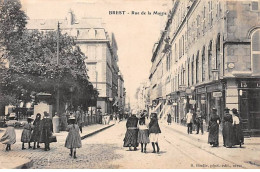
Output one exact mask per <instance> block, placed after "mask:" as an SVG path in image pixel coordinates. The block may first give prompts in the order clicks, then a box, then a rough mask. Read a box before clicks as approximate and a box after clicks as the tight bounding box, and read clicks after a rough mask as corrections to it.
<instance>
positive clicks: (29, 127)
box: [21, 117, 33, 150]
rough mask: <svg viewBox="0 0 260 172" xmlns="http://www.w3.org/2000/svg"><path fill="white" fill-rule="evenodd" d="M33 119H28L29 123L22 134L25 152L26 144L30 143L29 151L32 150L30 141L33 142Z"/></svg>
mask: <svg viewBox="0 0 260 172" xmlns="http://www.w3.org/2000/svg"><path fill="white" fill-rule="evenodd" d="M32 120H33V119H32V118H31V117H28V118H27V122H28V123H26V124H25V125H24V127H23V132H22V136H21V142H22V143H23V144H22V150H24V149H25V148H24V143H28V149H30V148H32V147H31V145H30V140H31V135H32V124H31V122H32Z"/></svg>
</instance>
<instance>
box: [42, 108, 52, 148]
mask: <svg viewBox="0 0 260 172" xmlns="http://www.w3.org/2000/svg"><path fill="white" fill-rule="evenodd" d="M43 113H44V117H43V119H42V128H41V137H40V141H41V143H44V145H45V148H44V150H45V151H48V150H50V142H51V140H50V137H51V136H52V132H53V124H52V120H51V118H50V115H49V113H47V112H46V111H44V112H43Z"/></svg>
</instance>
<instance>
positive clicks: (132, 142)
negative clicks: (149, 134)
mask: <svg viewBox="0 0 260 172" xmlns="http://www.w3.org/2000/svg"><path fill="white" fill-rule="evenodd" d="M137 124H138V118H137V117H136V112H133V114H132V115H131V117H130V118H128V120H127V122H126V128H127V130H126V133H125V138H124V147H129V150H130V151H131V150H132V149H131V147H134V150H135V151H136V150H137V148H136V147H137V146H138V142H137V136H138V128H137Z"/></svg>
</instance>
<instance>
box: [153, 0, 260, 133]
mask: <svg viewBox="0 0 260 172" xmlns="http://www.w3.org/2000/svg"><path fill="white" fill-rule="evenodd" d="M259 5H260V1H254V0H253V1H228V0H227V1H221V0H215V1H212V0H193V1H190V0H181V1H180V0H175V1H173V8H172V9H171V11H170V12H169V15H168V20H167V23H166V26H165V30H164V31H163V32H162V34H161V37H160V40H159V41H158V43H156V44H155V47H154V53H153V57H152V60H151V61H152V68H151V72H150V77H149V79H150V81H151V99H152V100H153V101H154V102H155V104H156V108H157V109H156V110H158V109H159V110H158V111H162V109H164V110H165V108H164V107H157V106H165V105H169V104H170V106H171V108H169V110H168V111H170V112H171V113H172V115H173V118H174V121H175V122H178V123H181V122H183V121H184V119H185V114H186V113H187V110H188V109H189V108H194V109H195V108H200V109H201V110H202V112H203V113H204V116H205V119H206V123H208V120H209V117H210V114H211V110H212V108H213V107H214V108H216V109H217V112H218V115H219V116H220V117H221V118H222V117H223V113H224V112H223V111H224V108H225V107H228V108H230V109H232V108H237V109H238V110H239V113H240V117H241V119H242V120H241V123H242V126H243V130H244V132H245V133H246V134H248V135H250V136H254V135H259V134H260V108H259V106H258V105H259V104H260V69H259V65H260V53H259V52H260V44H259V43H260V8H259ZM167 113H168V112H167Z"/></svg>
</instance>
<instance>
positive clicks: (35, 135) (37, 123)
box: [31, 113, 41, 149]
mask: <svg viewBox="0 0 260 172" xmlns="http://www.w3.org/2000/svg"><path fill="white" fill-rule="evenodd" d="M40 127H41V114H40V113H37V115H36V118H35V120H34V121H33V132H32V137H31V142H34V144H33V149H36V142H37V148H40V145H39V143H40V142H39V141H40V133H41V132H40V129H41V128H40Z"/></svg>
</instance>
